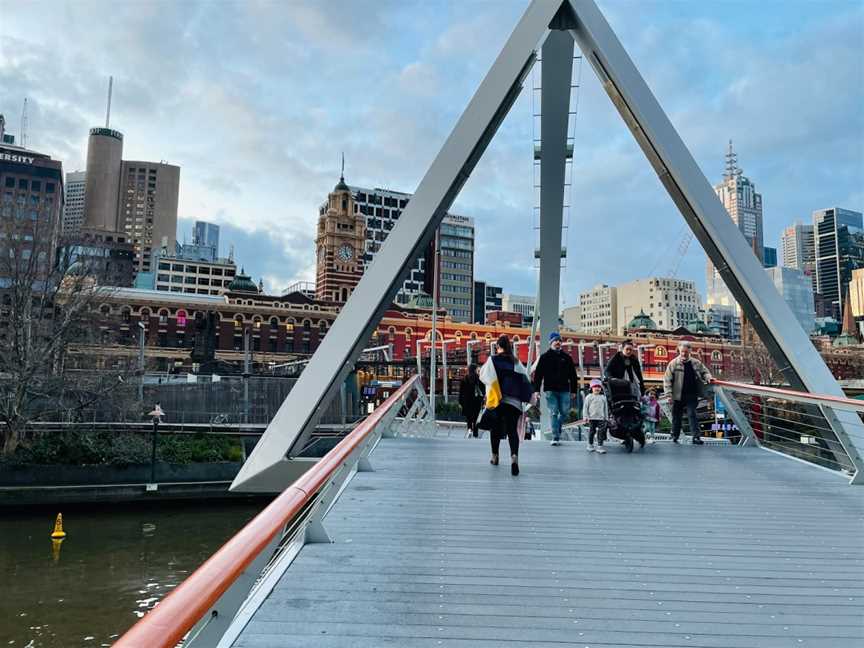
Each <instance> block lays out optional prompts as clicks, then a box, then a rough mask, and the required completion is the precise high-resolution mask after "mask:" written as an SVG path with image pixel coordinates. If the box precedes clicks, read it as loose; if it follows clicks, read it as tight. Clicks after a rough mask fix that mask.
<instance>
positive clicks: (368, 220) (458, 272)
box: [350, 186, 474, 322]
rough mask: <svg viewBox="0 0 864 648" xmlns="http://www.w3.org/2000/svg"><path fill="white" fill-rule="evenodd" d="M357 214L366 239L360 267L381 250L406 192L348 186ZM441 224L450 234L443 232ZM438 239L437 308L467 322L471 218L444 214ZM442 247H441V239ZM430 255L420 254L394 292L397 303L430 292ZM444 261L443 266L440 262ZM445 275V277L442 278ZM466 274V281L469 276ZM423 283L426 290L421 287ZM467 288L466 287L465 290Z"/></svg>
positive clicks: (470, 306)
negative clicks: (361, 220) (427, 274)
mask: <svg viewBox="0 0 864 648" xmlns="http://www.w3.org/2000/svg"><path fill="white" fill-rule="evenodd" d="M350 190H351V193H352V196H353V200H354V205H355V209H356V210H357V213H359V214H362V215H363V216H364V217H365V236H366V242H365V246H364V250H363V253H362V259H361V260H362V262H363V267H364V268H365V267H366V266H368V265H369V264H370V263H371V262H372V260H373V259H374V258H375V256H376V255H377V254H378V251H379V250H380V249H381V246H382V245H383V243H384V241H385V240H386V239H387V235H388V234H389V233H390V230H392V229H393V227H394V226H395V225H396V221H398V220H399V216H401V214H402V211H403V210H404V209H405V207H406V206H407V205H408V201H409V200H411V194H410V193H404V192H401V191H392V190H389V189H381V188H377V187H376V188H374V189H369V188H366V187H354V186H352V187H351V188H350ZM445 226H446V227H447V228H449V229H447V231H449V232H451V233H450V234H445V233H444V231H445ZM439 235H440V236H439V240H440V242H441V245H440V250H441V258H440V264H441V267H440V273H441V274H440V275H439V281H440V284H441V285H440V287H439V296H440V299H441V302H440V304H441V307H442V308H444V309H446V310H447V312H448V314H450V316H451V317H453V319H454V320H456V321H460V322H468V321H470V320H471V318H472V316H473V314H474V313H473V309H474V294H473V293H474V290H473V287H474V285H473V282H474V220H473V219H472V218H469V217H466V216H458V215H456V214H447V215H445V217H444V220H443V221H442V223H441V228H440V229H439ZM445 238H446V239H447V240H446V247H445V240H444V239H445ZM430 259H431V255H430V254H428V253H427V254H424V255H421V256H420V258H419V259H417V261H415V262H414V265H413V266H411V270H410V271H409V272H408V276H407V277H406V279H405V281H404V282H403V284H402V288H401V289H400V290H399V292H398V293H397V295H396V303H397V304H407V303H408V302H409V301H411V300H412V299H416V298H417V297H419V296H420V295H421V294H422V293H427V294H429V293H431V285H432V277H427V276H426V264H427V261H429V260H430ZM444 263H447V264H448V265H447V267H445V266H444V265H443V264H444ZM444 274H446V275H448V278H445V277H444ZM469 277H470V284H469V283H468V282H469V279H468V278H469ZM424 285H426V287H427V288H428V290H424ZM466 289H467V290H466Z"/></svg>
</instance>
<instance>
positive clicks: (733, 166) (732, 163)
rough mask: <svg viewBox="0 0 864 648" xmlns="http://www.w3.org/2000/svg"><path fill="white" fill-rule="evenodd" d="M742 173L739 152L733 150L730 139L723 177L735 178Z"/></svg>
mask: <svg viewBox="0 0 864 648" xmlns="http://www.w3.org/2000/svg"><path fill="white" fill-rule="evenodd" d="M737 175H741V169H739V168H738V154H737V153H735V151H733V150H732V140H731V139H730V140H729V150H728V151H727V153H726V173H724V174H723V177H724V178H726V179H730V178H734V177H735V176H737Z"/></svg>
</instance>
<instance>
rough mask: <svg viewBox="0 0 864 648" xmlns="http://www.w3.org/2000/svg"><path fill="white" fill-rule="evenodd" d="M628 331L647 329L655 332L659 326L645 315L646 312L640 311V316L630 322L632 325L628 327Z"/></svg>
mask: <svg viewBox="0 0 864 648" xmlns="http://www.w3.org/2000/svg"><path fill="white" fill-rule="evenodd" d="M627 328H628V329H646V330H652V331H653V330H654V329H656V328H657V324H656V323H655V322H654V320H652V319H651V318H650V317H648V316H647V315H646V314H645V311H644V310H640V311H639V314H638V315H637V316H636V317H634V318H633V319H632V320H630V323H629V324H628V325H627Z"/></svg>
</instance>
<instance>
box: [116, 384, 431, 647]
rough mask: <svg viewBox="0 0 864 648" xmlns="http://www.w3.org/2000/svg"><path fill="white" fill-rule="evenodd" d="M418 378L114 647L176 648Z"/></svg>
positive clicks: (131, 629) (394, 395)
mask: <svg viewBox="0 0 864 648" xmlns="http://www.w3.org/2000/svg"><path fill="white" fill-rule="evenodd" d="M417 379H418V376H416V375H415V376H413V377H412V378H411V379H410V380H408V382H406V383H405V384H404V385H402V386H401V387H399V389H397V390H396V391H395V392H393V394H392V395H391V396H390V398H388V399H387V400H386V401H384V402H383V403H382V404H381V406H380V407H378V408H377V409H376V410H375V411H374V412H373V413H372V414H370V415H369V416H368V417H367V418H366V419H365V420H364V421H362V422H361V423H360V424H359V425H358V426H357V427H356V428H354V430H352V431H351V433H350V434H348V435H347V436H346V437H345V438H344V439H342V441H340V442H339V444H338V445H336V447H334V448H333V449H332V450H331V451H330V452H328V453H327V454H326V455H324V457H323V458H322V459H321V460H320V461H319V462H318V463H316V464H315V465H314V466H313V467H312V468H310V469H309V470H308V471H307V472H306V473H304V474H303V475H301V476H300V477H299V478H298V479H297V480H296V481H295V482H294V483H293V484H291V486H289V487H288V488H286V489H285V490H284V491H283V492H282V493H281V494H280V495H279V496H278V497H277V498H276V499H274V500H273V501H272V502H271V503H270V504H269V505H268V506H267V507H266V508H265V509H264V510H263V511H261V513H259V514H258V515H257V516H256V517H255V518H253V519H252V520H251V521H250V522H249V523H248V524H247V525H246V526H245V527H243V528H242V529H241V530H240V531H239V532H238V533H237V534H236V535H235V536H234V537H232V538H231V539H230V540H228V541H227V542H226V543H225V544H224V545H222V547H221V548H220V549H219V550H218V551H216V553H214V554H213V555H212V556H210V558H208V559H207V561H206V562H204V564H202V565H201V566H200V567H199V568H198V569H196V570H195V571H194V572H192V574H190V575H189V577H188V578H186V580H184V581H183V582H182V583H180V585H178V586H177V587H176V588H174V590H173V591H172V592H171V593H170V594H169V595H168V596H166V597H165V598H164V599H163V600H162V601H160V602H159V603H158V604H157V605H156V607H154V608H153V609H152V610H150V612H148V613H147V614H146V615H145V616H144V617H142V618H141V619H140V620H139V621H138V622H137V623H136V624H135V625H134V626H132V627H131V628H130V629H129V630H128V631H127V632H126V633H125V634H124V635H123V636H122V637H120V639H118V640H117V642H115V643H114V648H174V646H176V645H177V643H178V642H179V641H180V640H181V639H182V638H183V636H184V635H185V634H186V633H187V632H189V630H190V629H192V627H193V626H194V625H195V624H196V623H197V622H198V620H199V619H200V618H201V617H203V616H204V615H205V614H206V613H207V610H209V609H210V608H211V607H212V606H213V604H215V603H216V601H218V600H219V597H220V596H222V594H224V593H225V592H226V591H227V590H228V588H229V587H230V586H231V584H232V583H233V582H234V581H235V580H237V578H238V577H239V576H240V574H241V573H243V570H244V569H246V568H247V567H248V566H249V565H250V564H252V561H254V560H255V558H256V557H257V556H258V554H260V553H261V552H262V551H263V550H264V549H265V548H266V547H267V545H268V544H269V543H270V541H271V540H272V539H273V538H274V536H275V535H276V534H277V533H279V531H280V530H281V529H282V528H283V527H284V526H285V525H286V524H287V523H288V522H289V521H290V520H291V519H292V518H293V517H294V516H296V515H297V513H299V512H300V511H301V510H302V509H303V507H304V506H305V505H306V504H307V503H308V502H309V500H310V499H311V498H312V496H313V495H315V493H317V492H318V490H319V489H320V488H321V487H322V486H323V485H324V484H325V483H326V482H327V480H329V479H330V477H332V475H333V473H334V472H335V471H336V470H337V469H338V468H339V466H340V465H342V463H343V462H344V461H345V460H346V459H347V458H348V456H349V455H350V454H351V453H352V452H353V451H354V450H355V449H356V448H357V446H358V445H360V444H361V443H362V442H363V441H364V440H365V438H366V437H367V436H368V435H369V433H370V432H371V431H372V430H374V429H375V426H376V425H377V424H378V423H379V422H380V421H381V419H382V418H383V417H384V415H385V414H386V413H387V412H388V411H389V410H390V409H391V408H392V407H394V406H395V405H396V404H397V403H398V402H399V400H400V399H401V397H402V396H403V395H404V394H405V392H407V391H408V390H409V389H411V387H412V386H413V385H414V382H415V381H416V380H417Z"/></svg>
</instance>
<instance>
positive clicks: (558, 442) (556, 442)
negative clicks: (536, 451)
mask: <svg viewBox="0 0 864 648" xmlns="http://www.w3.org/2000/svg"><path fill="white" fill-rule="evenodd" d="M549 445H553V446H557V445H561V442H560V441H559V440H558V439H552V442H551V443H550V444H549Z"/></svg>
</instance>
